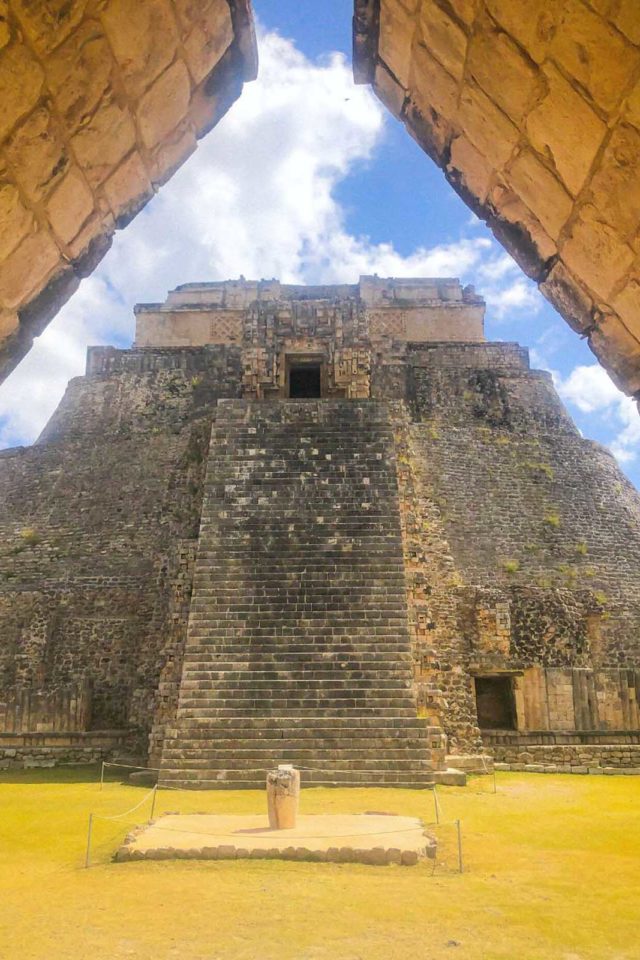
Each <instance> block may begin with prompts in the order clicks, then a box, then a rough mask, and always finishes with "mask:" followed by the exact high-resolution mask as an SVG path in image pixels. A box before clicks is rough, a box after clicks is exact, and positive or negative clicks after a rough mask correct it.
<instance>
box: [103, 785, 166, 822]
mask: <svg viewBox="0 0 640 960" xmlns="http://www.w3.org/2000/svg"><path fill="white" fill-rule="evenodd" d="M155 791H156V788H155V787H153V789H152V790H149V793H146V794H145V795H144V797H143V798H142V800H141V801H140V803H136V805H135V807H131V809H130V810H125V811H124V813H116V814H114V816H112V817H103V816H101V814H99V813H94V817H96V818H97V819H98V820H119V819H120V818H121V817H126V816H128V815H129V814H130V813H133V812H134V811H135V810H138V809H139V808H140V807H141V806H142V804H143V803H146V801H147V800H148V799H149V797H150V796H151V795H152V794H154V793H155Z"/></svg>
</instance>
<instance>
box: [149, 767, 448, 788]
mask: <svg viewBox="0 0 640 960" xmlns="http://www.w3.org/2000/svg"><path fill="white" fill-rule="evenodd" d="M193 773H194V771H188V770H186V771H182V770H177V769H176V770H171V769H167V770H162V771H161V773H160V779H159V784H160V786H173V787H177V788H180V789H184V790H189V789H193V790H222V789H227V790H241V789H250V790H264V785H265V780H266V773H267V771H266V770H265V769H250V770H242V771H235V772H234V775H231V772H230V771H226V772H222V771H221V774H222V775H221V776H211V775H209V776H202V777H197V776H192V775H191V774H193ZM302 783H303V786H305V787H310V786H316V787H404V788H406V789H414V790H415V789H421V788H426V787H431V786H432V784H433V772H432V771H430V770H429V771H427V770H424V771H423V770H419V771H411V770H407V771H403V770H397V771H390V770H388V771H384V772H381V771H377V770H366V769H365V770H350V771H344V770H341V771H333V770H327V771H322V770H304V771H302Z"/></svg>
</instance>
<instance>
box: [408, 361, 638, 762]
mask: <svg viewBox="0 0 640 960" xmlns="http://www.w3.org/2000/svg"><path fill="white" fill-rule="evenodd" d="M409 362H410V370H409V372H408V374H407V377H408V390H409V393H408V398H409V400H408V402H409V404H410V407H411V409H412V417H413V423H412V424H411V426H410V427H409V448H408V449H409V450H410V459H411V471H412V473H413V475H414V485H415V487H416V489H418V490H421V491H422V503H423V504H427V505H428V506H429V510H428V512H426V513H424V516H425V518H428V522H427V524H426V525H425V526H426V531H427V532H426V533H425V535H424V537H425V540H424V542H425V544H428V543H429V538H430V537H431V535H432V533H433V532H434V531H436V530H437V536H438V539H439V540H440V541H441V542H442V544H443V548H442V554H441V557H440V558H439V562H440V563H442V557H443V556H446V553H447V551H450V555H451V557H452V558H453V561H454V564H455V572H456V575H457V578H458V580H457V587H456V585H455V580H452V579H451V575H450V574H448V575H447V576H448V584H449V586H448V589H447V590H446V591H445V595H446V598H447V603H448V604H449V606H450V608H451V605H452V604H453V609H449V610H447V609H446V608H441V611H440V612H439V613H438V609H437V603H436V597H437V594H438V590H439V584H440V583H442V582H446V581H442V574H440V575H438V574H437V571H436V575H435V576H434V577H433V578H432V593H431V597H430V600H429V606H430V607H431V609H432V617H431V620H432V623H433V627H432V629H433V633H432V636H433V638H434V640H435V641H436V642H434V644H433V647H434V651H435V656H434V664H435V673H434V677H437V681H436V682H437V683H438V684H439V686H440V688H441V690H442V691H443V697H444V701H445V702H446V709H445V714H444V715H445V717H446V718H447V720H446V723H445V726H447V725H448V729H447V732H448V733H449V736H450V737H451V739H452V742H453V745H454V747H456V748H459V744H461V743H462V744H463V745H464V749H468V746H467V744H468V742H469V734H470V732H471V727H472V725H473V723H474V722H475V721H474V718H475V703H474V690H473V677H474V676H475V675H494V674H501V673H511V674H514V675H515V674H518V675H519V676H520V678H521V679H520V680H518V681H517V682H516V689H515V695H516V700H517V701H518V702H517V704H516V705H517V708H518V725H519V727H520V726H522V728H528V729H529V730H531V729H547V730H563V729H564V730H576V729H591V730H602V731H606V730H637V728H638V726H639V725H640V724H639V717H638V715H637V711H636V708H635V707H634V706H633V704H635V703H636V702H637V700H636V698H637V691H636V687H637V679H636V674H635V672H634V669H633V668H634V667H635V664H637V660H638V652H639V645H638V637H639V626H640V583H639V581H638V576H637V571H638V569H639V567H638V564H639V563H640V502H639V497H638V494H637V493H636V491H634V490H633V488H632V487H631V485H630V484H629V483H628V481H627V480H626V479H625V478H624V476H623V474H622V473H621V471H620V470H619V469H618V467H617V465H616V463H615V460H614V459H613V457H612V456H611V455H610V454H609V453H608V452H607V451H606V450H604V448H602V447H600V446H599V445H597V444H593V443H591V442H590V441H585V440H583V439H582V438H581V437H580V435H579V434H578V432H577V430H576V428H575V427H574V426H573V424H572V423H571V421H570V419H569V418H568V416H567V414H566V412H565V410H564V409H563V407H562V405H561V403H560V401H559V399H558V397H557V395H556V393H555V391H554V389H553V385H552V383H551V381H550V378H549V377H548V375H547V374H544V373H540V372H538V371H530V370H529V369H528V362H527V359H526V351H524V350H523V349H522V348H520V347H518V346H517V345H515V344H513V345H512V344H487V345H482V346H475V345H471V344H457V345H451V346H449V345H442V346H436V345H434V346H432V347H427V346H424V345H420V346H415V347H414V348H412V350H411V357H410V360H409ZM423 512H424V511H423ZM429 515H430V516H429ZM434 521H435V525H434ZM444 544H446V547H444ZM427 559H428V558H427ZM431 562H433V559H432V561H431ZM434 569H435V568H434ZM443 611H444V612H443ZM438 631H439V632H438ZM456 638H457V639H456ZM581 671H582V672H581ZM598 700H599V702H600V707H598ZM630 704H631V705H630ZM465 741H466V742H465Z"/></svg>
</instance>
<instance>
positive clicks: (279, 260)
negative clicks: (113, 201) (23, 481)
mask: <svg viewBox="0 0 640 960" xmlns="http://www.w3.org/2000/svg"><path fill="white" fill-rule="evenodd" d="M385 122H386V113H385V111H384V109H383V108H382V106H381V105H380V103H379V102H378V101H377V100H376V99H375V97H374V96H373V95H372V94H371V92H370V91H369V90H368V88H366V87H356V86H354V84H353V80H352V76H351V70H350V67H349V65H348V64H347V63H346V61H345V60H344V58H343V57H342V56H340V55H338V54H335V55H331V56H329V57H327V58H325V59H324V60H323V61H322V62H321V63H312V62H310V61H309V60H307V59H306V58H305V57H304V56H303V55H302V54H301V53H300V52H298V51H297V50H296V49H295V47H294V46H293V44H292V43H291V42H289V41H287V40H284V39H282V38H281V37H279V36H278V35H277V34H273V33H270V34H265V35H263V36H261V38H260V76H259V79H258V80H257V81H256V82H255V83H251V84H248V85H247V86H246V87H245V89H244V92H243V94H242V97H241V98H240V100H239V101H238V102H237V103H236V104H235V105H234V106H233V107H232V108H231V110H230V111H229V113H228V114H227V116H226V117H225V118H224V119H223V120H222V121H221V122H220V124H219V125H218V126H217V127H216V129H215V130H214V131H212V133H211V134H210V135H209V136H208V137H206V138H205V140H204V141H202V142H201V144H200V146H199V148H198V150H197V151H196V153H195V155H194V156H193V157H192V158H191V159H190V160H189V161H188V162H187V164H185V166H184V167H183V168H182V169H181V170H180V171H179V172H178V173H177V174H176V175H175V176H174V177H173V179H172V180H171V181H170V183H169V184H167V185H166V186H165V187H163V189H162V191H161V192H160V194H159V195H158V196H157V197H155V198H154V199H153V201H152V202H151V203H150V204H149V205H148V206H147V208H146V209H145V210H144V211H143V212H142V213H141V214H140V215H139V216H138V217H137V218H136V220H134V222H133V223H132V224H131V225H130V226H129V227H128V228H127V230H126V231H125V232H124V233H122V234H119V235H118V236H117V237H116V239H115V241H114V245H113V248H112V250H111V251H110V252H109V254H108V255H107V257H106V258H105V259H104V261H103V262H102V264H101V266H100V268H99V270H98V271H97V272H96V273H95V274H94V275H93V276H92V278H91V279H89V280H87V281H85V282H84V283H83V285H82V286H81V288H80V290H79V292H78V293H77V294H76V295H75V296H74V297H73V299H72V300H71V301H70V302H69V303H68V304H67V305H66V307H65V308H63V310H62V311H61V312H60V314H59V315H58V317H57V318H56V320H55V321H54V322H53V323H52V324H51V325H50V326H49V327H48V329H47V330H46V332H45V333H44V334H43V335H42V336H41V337H40V338H39V340H38V341H37V343H36V345H35V346H34V348H33V350H32V352H31V354H30V355H29V357H28V358H27V359H26V360H25V361H24V363H23V364H21V366H20V367H19V368H18V370H16V371H15V372H14V373H13V375H12V376H11V377H10V378H9V379H8V380H7V382H6V383H5V384H4V386H3V387H2V388H0V445H5V446H6V445H9V444H14V443H16V442H29V441H30V440H31V439H33V438H34V437H35V436H36V435H37V433H38V432H39V431H40V430H41V428H42V426H43V425H44V423H45V421H46V419H47V417H48V416H49V415H50V414H51V412H52V411H53V409H54V408H55V406H56V404H57V403H58V401H59V399H60V396H61V394H62V392H63V389H64V384H65V383H66V381H67V379H68V378H69V377H70V376H74V375H77V374H81V373H82V372H83V368H84V354H85V349H86V345H87V344H88V343H101V342H102V343H104V342H114V341H115V342H117V343H119V344H120V345H125V344H126V343H127V342H129V341H130V340H131V339H132V337H133V313H132V308H133V304H134V303H135V302H140V301H142V302H144V301H156V300H164V298H165V296H166V292H167V290H169V289H171V288H172V287H175V286H177V285H178V284H181V283H188V282H195V281H202V280H211V279H227V278H230V277H237V276H239V275H240V274H244V275H245V276H246V277H250V278H252V279H259V278H261V277H272V276H275V277H278V278H279V279H281V280H283V281H284V282H289V283H292V282H299V283H304V282H308V283H314V282H315V283H322V282H354V281H355V280H356V279H357V277H358V276H359V274H362V273H378V274H379V275H381V276H457V277H460V278H461V279H462V280H463V281H464V282H465V283H468V282H474V281H475V282H476V283H477V286H478V290H479V292H480V293H482V294H484V295H485V296H486V297H487V301H488V305H489V309H490V311H492V312H493V313H494V314H495V316H496V317H497V318H498V319H500V318H504V317H508V318H510V319H513V317H514V316H515V317H518V316H520V315H527V314H529V313H531V312H532V311H533V312H535V310H536V309H537V302H536V300H535V297H534V294H533V292H532V289H531V285H530V284H528V282H527V281H526V280H525V279H523V277H522V275H521V273H520V272H519V270H518V268H517V266H516V265H515V264H514V263H513V261H512V260H511V259H510V258H509V257H508V256H507V255H506V254H504V253H503V252H502V251H500V250H499V248H498V247H497V245H496V244H495V243H494V242H493V241H492V240H490V239H489V238H488V236H487V234H486V233H485V234H484V235H479V234H478V230H477V229H472V228H469V227H468V224H467V225H463V229H469V231H470V236H468V237H466V238H465V237H462V238H461V239H460V241H459V242H457V243H447V244H441V245H438V246H436V247H433V248H430V249H429V248H425V247H417V248H416V249H415V250H413V251H412V252H411V253H410V254H409V255H407V256H403V255H401V254H400V253H399V252H398V251H397V250H396V249H395V248H394V246H393V244H391V243H374V242H373V241H372V240H371V239H370V238H368V237H366V236H354V235H353V234H351V233H350V232H349V231H348V229H347V226H346V223H345V212H344V210H343V208H342V207H341V206H340V204H339V203H338V202H337V200H336V199H335V188H336V186H337V185H338V184H339V183H340V181H341V180H342V179H344V178H345V176H347V175H348V174H350V173H352V172H353V171H354V170H355V169H357V168H360V167H362V165H364V164H367V163H369V162H371V161H372V159H373V158H374V157H375V150H376V147H377V145H378V144H379V143H380V141H381V139H382V137H383V136H384V124H385ZM425 162H427V161H426V160H425ZM390 175H391V173H390Z"/></svg>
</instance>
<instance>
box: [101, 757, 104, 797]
mask: <svg viewBox="0 0 640 960" xmlns="http://www.w3.org/2000/svg"><path fill="white" fill-rule="evenodd" d="M103 786H104V760H103V761H102V767H101V768H100V789H101V790H102V788H103Z"/></svg>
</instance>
